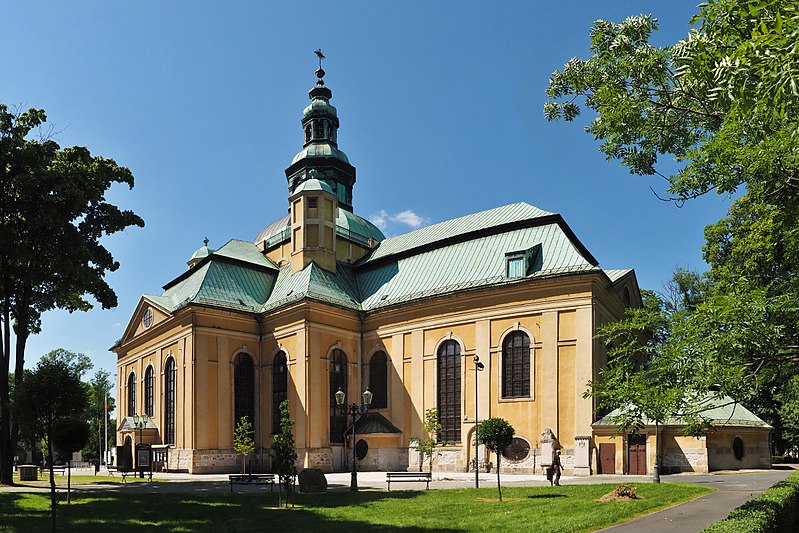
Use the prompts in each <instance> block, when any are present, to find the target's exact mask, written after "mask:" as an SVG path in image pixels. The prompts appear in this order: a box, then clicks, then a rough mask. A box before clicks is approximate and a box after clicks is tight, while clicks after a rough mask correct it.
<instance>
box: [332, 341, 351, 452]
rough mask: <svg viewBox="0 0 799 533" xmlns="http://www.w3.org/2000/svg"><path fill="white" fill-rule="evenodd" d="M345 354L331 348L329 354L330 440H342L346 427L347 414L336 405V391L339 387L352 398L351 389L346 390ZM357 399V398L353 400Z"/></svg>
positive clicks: (346, 364)
mask: <svg viewBox="0 0 799 533" xmlns="http://www.w3.org/2000/svg"><path fill="white" fill-rule="evenodd" d="M347 366H348V361H347V354H345V353H344V352H342V351H341V350H338V349H336V350H333V353H331V354H330V389H329V392H330V442H344V430H345V429H347V415H342V414H341V410H340V409H339V407H338V405H336V391H337V390H338V389H339V388H340V389H341V390H343V391H344V392H346V393H347V399H348V400H352V397H353V396H352V391H348V390H347ZM355 401H357V400H355Z"/></svg>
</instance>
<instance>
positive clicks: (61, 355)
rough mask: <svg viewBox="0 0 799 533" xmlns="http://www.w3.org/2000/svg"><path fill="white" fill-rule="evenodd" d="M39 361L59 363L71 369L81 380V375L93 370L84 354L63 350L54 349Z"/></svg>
mask: <svg viewBox="0 0 799 533" xmlns="http://www.w3.org/2000/svg"><path fill="white" fill-rule="evenodd" d="M39 360H40V361H52V362H55V361H61V362H63V363H64V364H65V365H67V366H68V367H69V368H71V369H73V370H74V371H75V373H77V374H78V377H80V378H83V375H84V374H85V373H86V372H88V371H89V370H91V369H92V368H94V363H92V360H91V358H90V357H89V356H88V355H86V354H84V353H77V352H70V351H69V350H65V349H64V348H56V349H55V350H50V351H49V352H47V353H46V354H44V355H43V356H42V357H41V358H40V359H39Z"/></svg>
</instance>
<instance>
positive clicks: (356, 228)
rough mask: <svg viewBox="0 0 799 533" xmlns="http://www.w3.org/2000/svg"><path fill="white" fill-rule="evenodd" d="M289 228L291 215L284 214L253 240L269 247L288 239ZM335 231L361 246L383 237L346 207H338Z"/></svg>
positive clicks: (372, 225) (371, 225) (367, 222)
mask: <svg viewBox="0 0 799 533" xmlns="http://www.w3.org/2000/svg"><path fill="white" fill-rule="evenodd" d="M309 181H310V180H309ZM306 183H307V182H306ZM290 229H291V216H290V215H285V216H283V217H280V218H279V219H277V220H275V221H274V222H272V223H271V224H269V225H268V226H267V227H266V228H264V229H263V230H261V233H259V234H258V237H256V238H255V242H256V243H261V242H264V241H266V243H267V244H266V246H267V248H270V247H272V246H274V245H276V244H278V243H281V242H284V241H287V240H289V239H290V238H291V231H290ZM336 233H337V234H338V235H339V236H341V237H344V238H345V239H349V240H351V241H353V242H356V243H358V244H361V245H363V246H367V245H368V244H369V239H374V240H375V241H377V242H380V241H382V240H383V239H385V236H384V235H383V232H382V231H380V230H379V229H378V228H377V226H375V225H374V224H372V223H371V222H369V221H368V220H366V219H364V218H361V217H359V216H358V215H356V214H353V213H351V212H349V211H347V210H346V209H339V210H338V213H337V214H336Z"/></svg>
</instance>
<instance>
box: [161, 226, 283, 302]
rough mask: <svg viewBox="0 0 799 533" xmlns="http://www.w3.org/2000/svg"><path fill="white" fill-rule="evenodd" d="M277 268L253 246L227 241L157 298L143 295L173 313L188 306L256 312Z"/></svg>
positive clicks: (170, 284)
mask: <svg viewBox="0 0 799 533" xmlns="http://www.w3.org/2000/svg"><path fill="white" fill-rule="evenodd" d="M276 277H277V267H276V266H275V264H274V263H272V261H270V260H269V259H268V258H266V257H265V256H264V255H263V254H261V252H260V251H259V250H258V249H257V248H256V247H255V245H254V244H252V243H249V242H246V241H239V240H231V241H229V242H228V243H227V244H225V245H224V246H223V247H222V248H220V249H219V250H217V251H216V252H214V253H212V254H211V255H209V256H208V257H206V258H205V259H203V260H202V262H201V263H199V264H198V265H197V266H196V267H194V268H192V269H190V270H189V271H187V272H186V273H184V274H181V275H180V276H179V277H178V278H176V279H175V280H173V281H171V282H170V283H168V284H167V285H166V286H164V292H163V294H161V295H145V298H147V299H149V300H150V301H152V302H153V303H155V304H156V305H158V306H160V307H162V308H164V309H166V310H167V311H169V312H173V311H175V310H177V309H179V308H181V307H184V306H186V305H188V304H190V303H194V304H200V305H212V306H215V307H223V308H229V309H237V310H241V311H249V312H257V311H259V310H260V309H261V307H262V306H263V304H264V303H265V302H266V300H267V298H268V297H269V294H270V293H271V291H272V287H273V286H274V283H275V279H276Z"/></svg>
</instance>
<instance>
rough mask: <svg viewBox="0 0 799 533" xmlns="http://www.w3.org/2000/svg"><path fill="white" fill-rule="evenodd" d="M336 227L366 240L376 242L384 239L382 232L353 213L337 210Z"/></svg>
mask: <svg viewBox="0 0 799 533" xmlns="http://www.w3.org/2000/svg"><path fill="white" fill-rule="evenodd" d="M336 227H337V228H342V229H344V230H347V231H349V232H350V233H354V234H356V235H362V236H364V237H366V238H368V239H374V240H376V241H378V242H380V241H382V240H384V239H385V238H386V237H385V235H383V232H382V231H380V229H379V228H378V227H377V226H375V225H374V224H372V223H371V222H369V221H368V220H366V219H364V218H361V217H359V216H358V215H356V214H354V213H350V212H349V211H347V210H346V209H339V210H338V216H337V217H336ZM345 236H346V235H345Z"/></svg>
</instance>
